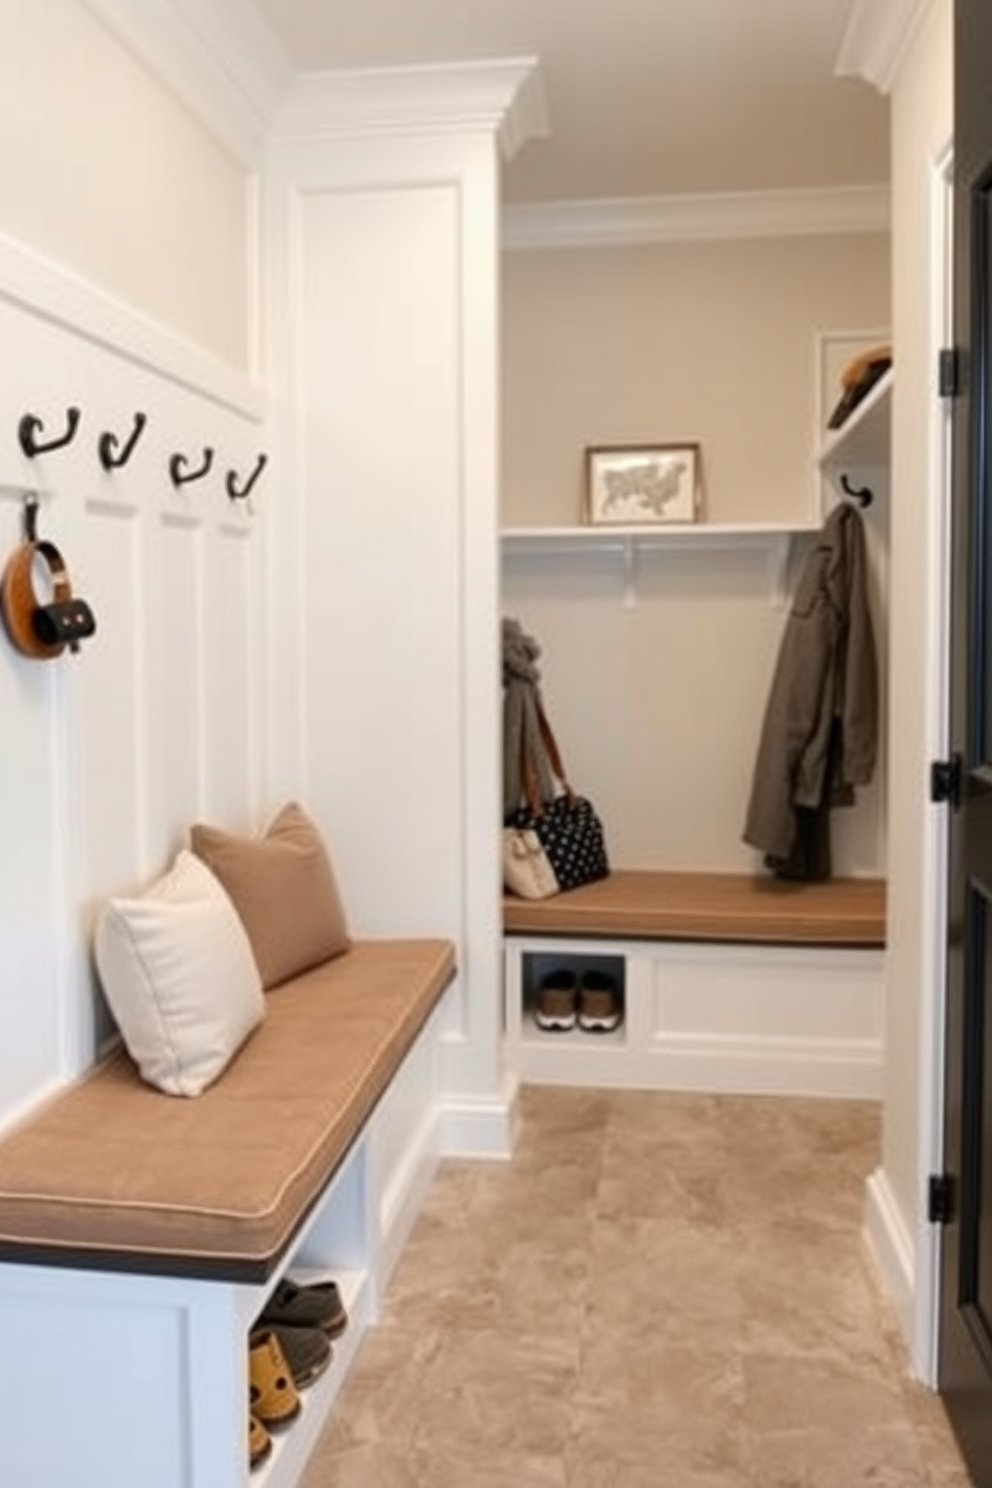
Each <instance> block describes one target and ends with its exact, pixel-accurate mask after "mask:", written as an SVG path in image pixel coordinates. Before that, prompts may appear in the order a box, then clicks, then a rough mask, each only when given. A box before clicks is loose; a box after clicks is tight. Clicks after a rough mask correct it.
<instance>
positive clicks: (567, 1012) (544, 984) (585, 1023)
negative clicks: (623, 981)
mask: <svg viewBox="0 0 992 1488" xmlns="http://www.w3.org/2000/svg"><path fill="white" fill-rule="evenodd" d="M622 1020H623V1007H622V1004H621V1001H620V993H619V991H618V989H617V984H616V980H615V979H614V978H613V977H611V976H610V975H609V974H608V973H607V972H605V971H583V972H582V973H581V974H579V975H577V974H576V973H575V972H574V971H569V970H567V969H564V968H563V969H562V970H561V971H552V972H549V973H548V975H547V976H546V977H544V978H543V979H542V981H541V985H540V986H539V987H538V989H537V997H536V999H535V1002H534V1021H535V1022H536V1024H537V1026H538V1028H542V1029H544V1030H545V1032H547V1033H567V1032H568V1031H569V1029H572V1028H575V1026H576V1025H578V1027H579V1028H582V1029H584V1030H585V1031H586V1032H587V1033H611V1032H612V1031H613V1029H614V1028H619V1026H620V1023H621V1022H622Z"/></svg>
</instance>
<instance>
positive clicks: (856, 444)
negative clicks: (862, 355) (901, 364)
mask: <svg viewBox="0 0 992 1488" xmlns="http://www.w3.org/2000/svg"><path fill="white" fill-rule="evenodd" d="M891 423H892V368H891V367H890V368H889V370H888V372H886V373H885V375H884V376H883V377H880V378H879V379H878V381H877V382H876V384H875V386H874V387H873V388H872V390H871V392H870V393H868V395H867V396H866V397H865V398H864V400H863V401H862V402H861V403H859V404H858V406H857V408H856V409H855V410H854V412H853V413H852V414H851V416H850V418H849V419H848V420H847V422H846V423H845V424H844V425H843V426H842V427H841V428H840V429H832V430H830V432H829V433H828V434H827V437H826V438H825V439H824V441H823V444H822V445H821V446H820V452H819V455H818V457H817V463H818V465H819V467H820V469H821V470H822V471H823V473H824V475H827V476H829V477H830V479H831V480H833V481H837V480H839V479H840V477H841V476H842V475H848V476H852V477H856V476H857V474H858V472H859V471H860V472H870V471H872V470H879V469H886V468H887V467H888V464H889V450H890V445H891Z"/></svg>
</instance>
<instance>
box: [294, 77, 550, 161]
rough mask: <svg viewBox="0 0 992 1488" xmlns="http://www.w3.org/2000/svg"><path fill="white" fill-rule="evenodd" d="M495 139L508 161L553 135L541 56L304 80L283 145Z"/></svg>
mask: <svg viewBox="0 0 992 1488" xmlns="http://www.w3.org/2000/svg"><path fill="white" fill-rule="evenodd" d="M476 129H478V130H485V131H489V132H491V133H494V134H495V135H496V137H497V139H498V141H499V145H500V150H501V152H502V154H503V157H504V159H512V157H513V156H514V155H515V154H516V152H517V151H518V150H519V149H520V148H521V146H522V145H524V144H525V143H526V141H527V140H529V139H532V138H535V137H537V136H541V135H545V134H547V133H548V113H547V104H546V101H545V96H544V86H543V82H542V78H541V71H540V64H539V62H538V60H537V58H536V57H517V58H510V59H506V60H503V61H494V62H464V63H453V64H447V63H444V64H439V65H437V66H422V67H390V68H376V69H371V68H369V69H355V70H348V71H346V72H305V73H301V74H299V76H298V77H297V79H296V81H295V83H294V85H293V88H292V91H291V93H290V95H289V96H288V98H287V99H286V100H285V103H284V105H283V107H282V108H281V109H280V111H279V113H278V115H277V117H276V119H275V122H274V132H275V134H276V136H277V137H278V138H279V139H280V140H307V139H316V138H320V139H327V138H351V137H362V138H367V137H368V136H370V135H391V134H403V135H411V134H413V135H417V134H460V133H464V132H465V131H466V130H476Z"/></svg>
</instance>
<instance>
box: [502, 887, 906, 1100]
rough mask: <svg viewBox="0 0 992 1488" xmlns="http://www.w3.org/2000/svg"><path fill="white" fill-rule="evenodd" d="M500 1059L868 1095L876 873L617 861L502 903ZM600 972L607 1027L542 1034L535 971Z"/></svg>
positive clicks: (873, 1082)
mask: <svg viewBox="0 0 992 1488" xmlns="http://www.w3.org/2000/svg"><path fill="white" fill-rule="evenodd" d="M503 931H504V957H505V977H504V986H505V1027H506V1042H507V1052H508V1059H509V1062H510V1064H511V1067H512V1068H513V1069H514V1070H515V1071H516V1073H517V1074H518V1075H519V1076H520V1078H521V1079H523V1080H527V1081H532V1082H546V1083H553V1084H583V1085H603V1086H629V1087H633V1088H642V1089H670V1090H708V1091H733V1092H737V1093H745V1094H764V1093H769V1094H797V1095H832V1096H859V1097H876V1096H878V1095H880V1094H881V1079H882V1071H883V1064H884V1045H883V1039H884V991H885V982H884V954H885V884H884V882H883V881H882V880H880V879H877V878H872V879H868V878H836V879H832V880H829V881H827V882H825V883H817V884H799V883H788V882H785V881H783V880H780V879H775V878H772V877H770V876H768V875H755V876H750V875H746V874H734V873H674V872H649V871H638V870H633V871H624V870H617V871H614V872H613V873H611V874H610V875H609V877H608V878H605V879H602V880H600V881H599V882H597V883H593V884H586V885H584V886H583V887H582V888H579V889H573V890H571V891H570V892H569V893H565V894H559V895H556V896H554V897H553V898H550V899H542V900H527V899H519V898H516V897H514V896H512V895H508V896H507V897H506V898H505V899H504V901H503ZM562 967H568V968H570V969H575V970H577V971H579V972H581V971H582V970H583V969H597V970H603V971H608V972H610V973H611V974H612V975H613V976H614V977H615V978H616V980H617V983H618V985H619V986H620V988H621V989H622V994H623V1002H624V1018H623V1023H622V1025H621V1026H620V1028H618V1029H617V1030H616V1031H615V1032H611V1033H606V1034H603V1033H589V1032H583V1031H582V1030H581V1029H575V1030H573V1031H570V1032H567V1033H560V1032H546V1031H544V1030H542V1029H540V1028H538V1027H537V1025H536V1023H535V1021H534V1018H533V1008H534V1000H535V996H536V992H537V989H538V987H539V985H540V982H541V979H542V978H543V977H544V976H546V975H547V974H548V973H549V972H551V971H553V970H555V969H556V968H557V969H560V968H562Z"/></svg>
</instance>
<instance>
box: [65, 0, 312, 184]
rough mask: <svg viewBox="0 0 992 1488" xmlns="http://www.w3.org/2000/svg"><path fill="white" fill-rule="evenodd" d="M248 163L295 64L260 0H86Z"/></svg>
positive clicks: (242, 162) (254, 156)
mask: <svg viewBox="0 0 992 1488" xmlns="http://www.w3.org/2000/svg"><path fill="white" fill-rule="evenodd" d="M82 3H83V4H84V5H85V7H86V8H87V10H89V11H90V12H91V14H92V15H94V16H95V17H96V19H97V20H98V21H100V22H101V24H103V25H104V26H105V27H106V28H107V30H108V31H110V32H111V33H112V34H113V35H114V36H116V37H117V39H118V40H119V41H120V42H121V43H122V44H123V45H124V46H125V47H126V48H127V50H128V51H129V52H131V54H132V55H133V56H135V57H137V58H138V60H139V61H140V62H141V63H142V64H143V65H144V66H145V67H147V68H148V70H149V71H150V72H151V73H152V74H153V75H154V76H155V77H157V78H159V80H160V81H161V82H162V83H164V84H165V86H166V87H168V88H169V89H170V90H171V91H172V92H173V93H175V95H176V96H177V97H178V98H179V99H180V101H181V102H182V103H183V104H185V106H186V107H187V108H188V109H190V111H191V112H192V113H193V114H194V115H195V117H196V118H198V119H199V121H200V122H201V124H203V126H204V128H206V129H207V130H208V131H209V133H210V134H212V135H213V136H214V138H215V139H217V140H218V141H219V142H220V143H221V144H222V145H223V146H224V147H225V149H227V150H228V151H229V152H230V153H231V155H233V157H234V159H235V160H236V161H237V162H238V163H239V164H240V165H243V166H251V165H253V164H254V163H255V161H256V160H257V159H258V157H259V155H260V153H261V149H262V146H263V144H264V141H265V137H266V134H267V131H268V128H269V124H270V121H271V119H272V116H273V115H274V113H275V112H276V109H277V108H278V105H279V102H280V100H281V98H282V97H283V96H284V94H285V93H286V92H287V91H288V89H289V86H290V82H291V78H292V69H291V67H290V64H289V60H288V58H287V57H286V55H285V53H284V52H283V50H282V48H281V46H280V45H279V43H278V41H277V40H276V37H275V36H274V34H273V32H272V31H271V30H270V28H269V26H268V25H267V23H266V22H265V21H264V20H263V18H262V16H261V14H260V12H259V11H258V10H257V9H256V7H255V5H254V3H253V0H82Z"/></svg>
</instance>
